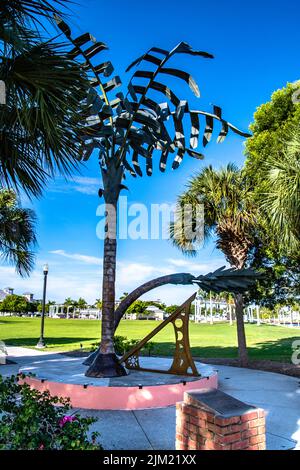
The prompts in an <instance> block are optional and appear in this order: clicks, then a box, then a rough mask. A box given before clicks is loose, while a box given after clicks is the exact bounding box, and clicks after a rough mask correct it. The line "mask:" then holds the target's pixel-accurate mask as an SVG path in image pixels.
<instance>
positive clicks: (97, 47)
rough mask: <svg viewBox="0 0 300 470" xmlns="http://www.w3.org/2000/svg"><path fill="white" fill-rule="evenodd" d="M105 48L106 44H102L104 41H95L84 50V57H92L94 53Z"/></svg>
mask: <svg viewBox="0 0 300 470" xmlns="http://www.w3.org/2000/svg"><path fill="white" fill-rule="evenodd" d="M105 49H108V47H107V45H106V44H104V42H96V43H95V44H93V45H92V46H91V47H89V48H88V49H86V50H85V51H84V57H85V58H86V59H88V60H90V59H91V58H92V57H94V55H96V54H98V53H99V52H102V51H104V50H105Z"/></svg>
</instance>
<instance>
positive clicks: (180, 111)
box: [176, 100, 189, 120]
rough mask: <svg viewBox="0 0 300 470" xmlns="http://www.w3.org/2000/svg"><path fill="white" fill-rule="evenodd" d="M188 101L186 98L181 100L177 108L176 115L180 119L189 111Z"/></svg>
mask: <svg viewBox="0 0 300 470" xmlns="http://www.w3.org/2000/svg"><path fill="white" fill-rule="evenodd" d="M188 109H189V108H188V102H187V101H186V100H180V103H179V105H178V106H177V108H176V117H177V119H179V120H182V119H183V116H184V113H185V112H187V111H188Z"/></svg>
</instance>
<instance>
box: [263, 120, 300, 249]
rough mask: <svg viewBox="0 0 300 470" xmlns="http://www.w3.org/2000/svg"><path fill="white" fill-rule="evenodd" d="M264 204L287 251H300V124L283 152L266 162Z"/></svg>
mask: <svg viewBox="0 0 300 470" xmlns="http://www.w3.org/2000/svg"><path fill="white" fill-rule="evenodd" d="M263 170H264V188H265V192H264V193H263V194H262V197H261V200H260V205H261V208H262V211H263V213H264V214H265V217H266V219H267V220H268V222H269V224H270V226H271V227H272V229H273V231H274V233H275V235H277V238H278V239H279V242H280V245H281V246H282V247H283V249H284V252H285V254H286V253H287V252H288V251H291V250H292V251H293V252H295V253H297V252H298V253H299V251H300V238H299V234H300V126H299V127H298V128H296V129H294V130H293V132H292V133H291V138H290V140H289V141H288V142H287V143H286V146H285V152H284V154H283V156H281V157H280V158H278V156H277V155H273V156H272V157H270V158H269V159H268V160H267V161H266V162H265V165H264V169H263Z"/></svg>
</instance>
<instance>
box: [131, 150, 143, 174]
mask: <svg viewBox="0 0 300 470" xmlns="http://www.w3.org/2000/svg"><path fill="white" fill-rule="evenodd" d="M138 159H139V154H138V152H133V156H132V164H133V168H134V169H135V172H136V174H137V175H139V176H143V173H142V170H141V167H140V164H139V160H138Z"/></svg>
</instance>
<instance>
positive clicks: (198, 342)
mask: <svg viewBox="0 0 300 470" xmlns="http://www.w3.org/2000/svg"><path fill="white" fill-rule="evenodd" d="M157 325H158V322H156V321H133V320H131V321H130V320H128V321H123V322H121V325H120V326H119V328H118V331H117V334H118V335H122V336H127V337H128V338H129V339H142V338H143V337H144V336H145V335H146V334H147V333H149V332H150V331H151V330H152V329H153V328H155V327H156V326H157ZM172 329H173V328H172V326H171V325H170V326H168V327H167V328H165V329H164V330H163V331H161V332H160V333H159V334H158V335H157V336H156V337H154V338H153V341H154V342H155V343H156V345H155V349H154V351H153V354H156V355H171V354H172V352H173V350H174V333H173V331H172ZM39 334H40V319H39V318H18V317H0V340H2V341H5V343H6V344H7V345H15V346H26V347H35V345H36V343H37V340H38V338H39ZM99 334H100V322H99V321H97V320H63V319H61V320H60V319H49V318H47V319H46V320H45V338H46V343H47V347H48V349H50V350H53V351H72V350H76V349H80V343H81V344H82V345H83V347H84V348H88V347H90V346H91V345H92V343H95V342H96V341H98V339H99ZM246 334H247V343H248V348H249V355H250V357H251V358H253V359H273V360H276V361H286V362H290V358H291V354H292V342H293V340H295V339H298V340H299V339H300V329H290V328H283V327H277V326H270V325H260V326H257V325H246ZM190 341H191V348H192V353H193V355H194V356H197V357H211V358H212V357H227V358H234V357H236V356H237V341H236V328H235V326H234V325H233V326H230V325H229V324H225V323H222V324H215V325H209V324H194V323H191V324H190Z"/></svg>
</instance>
